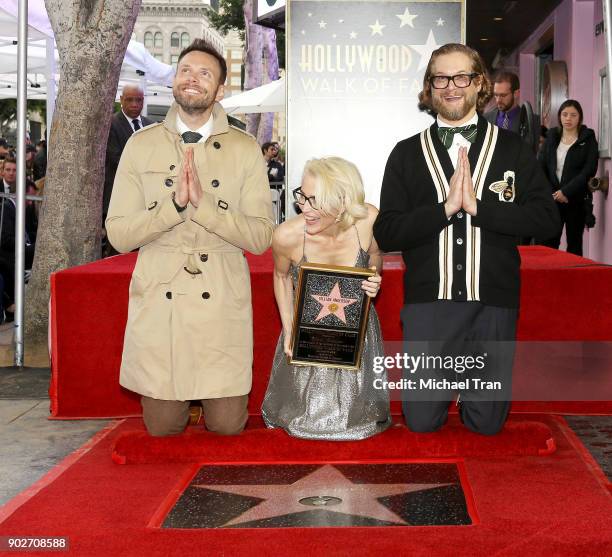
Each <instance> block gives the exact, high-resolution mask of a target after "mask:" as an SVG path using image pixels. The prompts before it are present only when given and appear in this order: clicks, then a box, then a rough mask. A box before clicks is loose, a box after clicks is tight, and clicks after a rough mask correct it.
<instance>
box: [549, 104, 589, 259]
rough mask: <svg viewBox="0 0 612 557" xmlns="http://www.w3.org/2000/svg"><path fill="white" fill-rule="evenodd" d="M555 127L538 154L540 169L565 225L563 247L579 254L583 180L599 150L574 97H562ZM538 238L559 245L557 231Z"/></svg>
mask: <svg viewBox="0 0 612 557" xmlns="http://www.w3.org/2000/svg"><path fill="white" fill-rule="evenodd" d="M558 118H559V127H558V128H552V129H550V130H549V131H548V135H547V136H546V142H545V143H544V146H543V147H542V150H541V151H540V154H539V157H538V158H539V160H540V162H541V163H542V166H543V168H544V173H545V174H546V177H547V178H548V181H549V182H550V183H551V185H552V189H553V198H554V200H555V201H556V202H557V208H558V209H559V214H560V216H561V222H562V224H563V225H565V235H566V238H567V251H568V252H569V253H574V254H576V255H582V234H583V232H584V217H585V209H584V198H585V195H586V194H587V192H588V188H587V182H588V180H589V178H591V177H592V176H594V175H595V173H596V172H597V162H598V159H599V151H598V147H597V140H596V139H595V133H594V132H593V130H592V129H590V128H587V127H586V126H583V125H582V119H583V114H582V107H581V106H580V103H579V102H578V101H575V100H572V99H569V100H567V101H565V102H564V103H563V104H562V105H561V107H560V108H559V112H558ZM562 232H563V226H562V227H561V230H559V234H558V235H557V236H555V237H554V238H548V239H543V240H540V241H538V243H539V244H542V245H545V246H549V247H551V248H555V249H559V244H560V243H561V234H562Z"/></svg>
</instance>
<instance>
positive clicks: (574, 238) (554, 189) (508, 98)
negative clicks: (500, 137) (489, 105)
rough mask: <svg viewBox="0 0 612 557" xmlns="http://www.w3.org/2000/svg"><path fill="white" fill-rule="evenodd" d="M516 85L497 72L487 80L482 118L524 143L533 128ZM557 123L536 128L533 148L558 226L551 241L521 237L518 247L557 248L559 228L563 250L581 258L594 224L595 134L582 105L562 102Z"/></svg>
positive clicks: (508, 74)
mask: <svg viewBox="0 0 612 557" xmlns="http://www.w3.org/2000/svg"><path fill="white" fill-rule="evenodd" d="M520 88H521V86H520V81H519V78H518V76H517V75H516V74H514V73H512V72H508V71H500V72H498V73H497V74H496V75H495V76H494V77H493V97H494V100H495V105H496V106H495V108H494V109H493V110H491V111H489V112H487V113H486V114H485V115H484V116H485V118H486V119H487V120H488V121H489V122H491V123H492V124H495V125H497V126H498V127H499V128H501V129H506V130H509V131H512V132H514V133H517V134H520V135H521V136H523V137H524V138H525V139H528V138H529V136H528V133H527V131H528V129H529V128H531V127H533V126H539V124H538V123H537V120H539V118H537V117H534V118H533V122H527V121H526V119H527V116H526V113H525V112H523V111H521V106H520V102H519V101H520ZM555 116H556V122H555V123H557V124H558V125H557V126H554V127H551V128H550V129H547V128H546V127H544V126H540V133H539V143H538V145H536V146H535V147H536V151H537V155H538V160H539V161H540V164H541V166H542V169H543V171H544V174H545V175H546V178H547V179H548V182H549V183H550V186H551V195H552V196H553V199H554V200H555V204H556V206H557V209H558V211H559V216H560V218H561V223H562V228H561V229H560V230H559V231H558V233H557V234H556V235H555V236H554V237H552V238H522V241H521V243H522V244H531V243H536V244H540V245H544V246H548V247H551V248H555V249H559V246H560V245H561V238H562V235H563V228H565V236H566V241H567V251H568V252H569V253H573V254H575V255H582V240H583V235H584V229H585V226H586V227H589V228H591V227H593V226H594V225H595V218H594V216H593V203H592V193H591V192H590V190H589V188H588V181H589V179H590V178H592V177H593V176H595V174H596V172H597V163H598V160H599V149H598V145H597V140H596V139H595V132H594V131H593V130H592V129H590V128H588V127H587V126H585V125H584V124H583V123H582V121H583V112H582V106H581V105H580V103H579V102H578V101H577V100H574V99H568V100H566V101H565V102H563V103H562V104H561V106H560V107H559V110H558V112H557V114H556V115H555Z"/></svg>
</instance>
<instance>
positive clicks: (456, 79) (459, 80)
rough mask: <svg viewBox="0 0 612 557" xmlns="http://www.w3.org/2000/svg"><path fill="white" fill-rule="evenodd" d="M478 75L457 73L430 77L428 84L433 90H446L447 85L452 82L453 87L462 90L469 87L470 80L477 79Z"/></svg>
mask: <svg viewBox="0 0 612 557" xmlns="http://www.w3.org/2000/svg"><path fill="white" fill-rule="evenodd" d="M479 75H480V74H479V73H459V74H457V75H432V76H431V77H430V78H429V83H431V86H432V87H433V88H434V89H446V88H447V87H448V84H449V83H450V82H451V81H452V82H453V83H454V84H455V87H459V88H460V89H464V88H465V87H469V86H470V85H471V83H472V80H473V79H474V78H475V77H478V76H479Z"/></svg>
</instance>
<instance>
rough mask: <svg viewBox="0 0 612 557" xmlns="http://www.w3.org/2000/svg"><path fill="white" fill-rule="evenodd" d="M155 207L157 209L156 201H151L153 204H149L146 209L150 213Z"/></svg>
mask: <svg viewBox="0 0 612 557" xmlns="http://www.w3.org/2000/svg"><path fill="white" fill-rule="evenodd" d="M155 207H157V201H153V203H151V204H150V205H149V206H148V207H147V209H148V210H149V211H152V210H153V209H155Z"/></svg>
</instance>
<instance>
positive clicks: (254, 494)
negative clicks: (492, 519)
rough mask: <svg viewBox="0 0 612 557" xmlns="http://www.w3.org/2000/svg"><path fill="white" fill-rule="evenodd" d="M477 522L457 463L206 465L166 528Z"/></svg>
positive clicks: (182, 495)
mask: <svg viewBox="0 0 612 557" xmlns="http://www.w3.org/2000/svg"><path fill="white" fill-rule="evenodd" d="M471 523H472V519H471V517H470V515H469V512H468V505H467V501H466V496H465V494H464V491H463V488H462V485H461V480H460V476H459V470H458V467H457V464H456V463H454V462H447V463H414V462H411V463H367V464H366V463H364V464H342V463H320V464H248V465H240V464H237V465H215V464H206V465H204V466H202V467H201V468H200V469H199V471H198V472H197V473H196V474H195V476H194V477H193V479H192V480H191V481H190V482H189V484H188V485H187V486H186V487H185V489H184V491H183V492H182V494H181V496H180V497H179V499H178V500H177V501H176V503H175V504H174V506H173V508H172V509H171V510H170V512H169V513H168V515H167V516H166V518H165V520H164V521H163V524H162V527H163V528H290V527H302V528H303V527H330V526H335V527H338V526H379V527H380V526H394V527H398V526H404V527H407V526H427V525H432V526H433V525H446V526H454V525H457V526H459V525H466V524H471Z"/></svg>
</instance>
